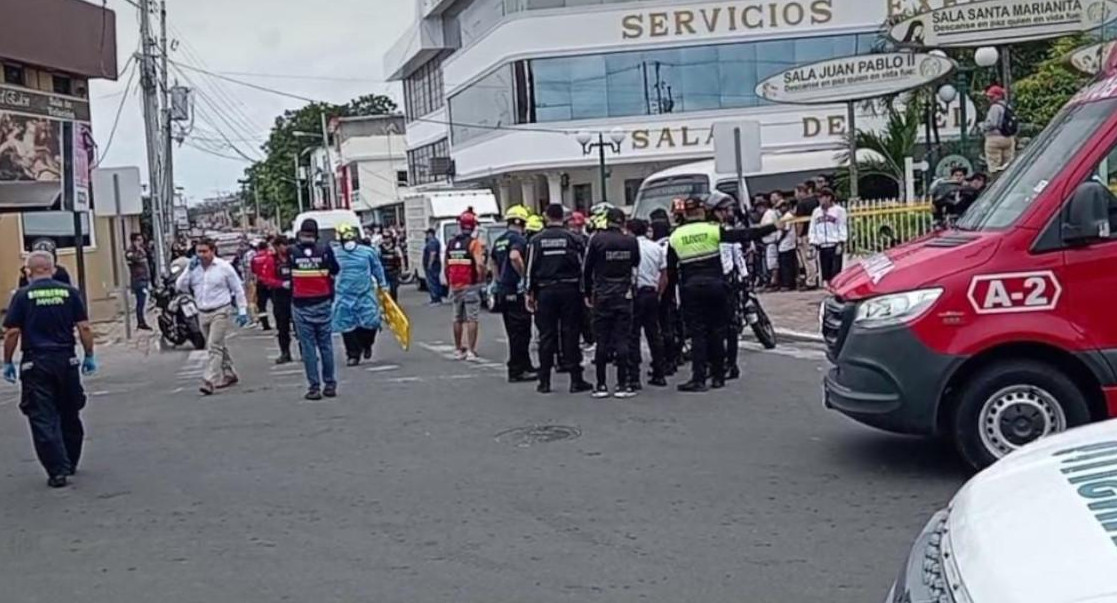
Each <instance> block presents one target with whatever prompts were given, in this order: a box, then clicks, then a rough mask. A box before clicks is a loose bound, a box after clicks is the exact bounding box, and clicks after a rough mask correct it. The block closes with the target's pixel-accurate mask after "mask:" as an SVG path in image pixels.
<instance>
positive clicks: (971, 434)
mask: <svg viewBox="0 0 1117 603" xmlns="http://www.w3.org/2000/svg"><path fill="white" fill-rule="evenodd" d="M1108 74H1109V75H1107V76H1105V77H1103V78H1101V79H1099V80H1098V81H1096V82H1095V83H1093V84H1092V85H1090V86H1089V87H1088V88H1086V89H1084V90H1082V91H1081V92H1080V93H1079V94H1078V95H1077V96H1076V97H1075V98H1074V99H1073V100H1072V101H1071V102H1070V103H1068V104H1067V106H1066V107H1064V108H1063V110H1062V111H1061V112H1060V113H1059V115H1058V116H1057V117H1056V118H1055V119H1054V120H1053V121H1052V122H1051V124H1050V125H1049V126H1048V127H1047V129H1046V130H1044V131H1043V133H1042V134H1040V135H1039V136H1038V137H1037V138H1035V139H1034V140H1033V141H1031V143H1030V144H1029V145H1028V146H1027V148H1026V149H1025V150H1024V152H1023V154H1022V155H1021V156H1019V157H1018V158H1017V159H1016V160H1015V161H1014V162H1013V163H1012V164H1011V165H1010V166H1009V167H1008V169H1007V170H1005V172H1004V173H1003V174H1001V175H1000V176H999V177H998V178H997V179H996V181H995V182H994V183H993V184H992V185H991V186H990V187H989V189H988V190H987V191H985V193H984V194H983V195H982V196H981V197H980V198H979V199H978V200H977V201H976V202H975V203H974V205H973V206H972V207H971V208H970V209H969V211H967V212H966V214H965V215H964V216H963V217H962V218H961V219H960V220H959V221H958V222H957V226H956V228H952V229H948V230H942V231H939V232H936V233H934V234H932V235H930V236H928V237H924V238H922V239H920V240H917V241H913V242H911V243H908V244H905V245H902V246H900V247H897V248H895V249H892V250H889V251H888V252H887V253H884V254H880V255H877V256H875V257H872V258H869V259H868V260H866V261H864V262H862V263H861V264H859V265H858V266H857V267H852V268H850V269H849V270H846V271H845V272H844V273H842V274H841V275H840V276H838V277H836V278H835V279H834V281H833V282H832V284H831V293H832V294H833V295H832V297H830V298H828V299H827V300H826V301H825V302H824V303H823V306H822V308H821V309H820V319H821V323H822V333H823V336H824V338H825V340H826V343H827V347H828V354H829V357H830V360H831V362H832V363H833V364H834V366H833V367H832V368H831V369H830V371H829V372H828V374H827V375H826V377H825V380H824V387H825V392H826V404H827V406H829V407H831V408H834V409H836V410H838V411H840V412H842V413H843V414H845V415H847V416H849V417H851V418H853V419H855V420H857V421H860V422H862V423H865V424H868V425H871V426H874V427H878V428H881V429H885V430H888V431H893V432H900V433H908V434H922V435H931V436H940V437H946V438H949V439H950V440H952V441H953V442H954V443H955V444H956V447H957V449H958V451H959V452H960V453H961V455H962V457H963V458H965V460H966V461H968V462H969V463H970V464H972V465H973V466H974V467H984V466H986V465H988V464H990V463H992V462H994V461H995V460H997V459H998V458H1000V457H1002V456H1004V455H1006V454H1008V453H1010V452H1012V451H1013V450H1016V449H1017V448H1019V447H1021V446H1023V445H1024V444H1026V443H1028V442H1031V441H1033V440H1035V439H1037V438H1040V437H1043V436H1046V435H1049V434H1051V433H1055V432H1059V431H1063V430H1065V429H1067V428H1068V427H1073V426H1076V425H1081V424H1084V423H1088V422H1090V421H1098V420H1101V419H1105V418H1108V417H1117V197H1115V196H1114V194H1113V192H1112V191H1113V190H1117V187H1115V186H1114V185H1115V184H1117V71H1113V70H1110V71H1108Z"/></svg>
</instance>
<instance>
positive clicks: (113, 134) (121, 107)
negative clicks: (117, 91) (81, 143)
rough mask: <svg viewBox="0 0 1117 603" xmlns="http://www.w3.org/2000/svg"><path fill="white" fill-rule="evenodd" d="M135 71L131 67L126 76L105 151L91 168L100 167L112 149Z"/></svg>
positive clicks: (134, 77) (135, 69) (134, 68)
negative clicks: (129, 73) (129, 72)
mask: <svg viewBox="0 0 1117 603" xmlns="http://www.w3.org/2000/svg"><path fill="white" fill-rule="evenodd" d="M136 71H138V69H137V68H136V67H135V66H133V69H132V72H131V75H129V76H128V82H127V83H126V84H124V96H123V97H121V99H120V104H119V105H117V107H116V117H114V118H113V121H112V130H110V131H109V140H108V142H106V143H105V150H104V151H102V152H101V158H100V159H98V160H97V163H95V164H94V165H93V167H97V166H99V165H101V162H102V161H104V160H105V157H108V155H109V149H111V148H112V141H113V140H114V139H115V138H116V128H117V126H119V125H120V114H121V113H122V112H123V111H124V104H125V103H127V102H128V91H129V90H130V89H131V88H132V82H133V81H135V79H136Z"/></svg>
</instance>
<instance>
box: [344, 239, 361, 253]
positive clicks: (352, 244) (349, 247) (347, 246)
mask: <svg viewBox="0 0 1117 603" xmlns="http://www.w3.org/2000/svg"><path fill="white" fill-rule="evenodd" d="M342 247H344V248H345V250H346V251H353V250H354V249H356V248H357V242H356V241H346V242H345V243H344V244H342Z"/></svg>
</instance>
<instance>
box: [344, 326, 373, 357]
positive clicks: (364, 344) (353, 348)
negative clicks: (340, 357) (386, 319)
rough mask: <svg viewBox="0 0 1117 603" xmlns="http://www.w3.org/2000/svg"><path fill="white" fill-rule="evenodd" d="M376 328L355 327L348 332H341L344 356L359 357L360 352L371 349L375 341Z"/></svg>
mask: <svg viewBox="0 0 1117 603" xmlns="http://www.w3.org/2000/svg"><path fill="white" fill-rule="evenodd" d="M376 333H377V331H376V329H362V328H357V329H354V330H352V331H349V332H348V333H342V334H341V341H342V342H343V343H344V344H345V357H346V358H351V359H359V358H360V357H361V354H363V353H365V351H367V350H371V349H372V346H373V344H375V343H376Z"/></svg>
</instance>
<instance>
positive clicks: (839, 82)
mask: <svg viewBox="0 0 1117 603" xmlns="http://www.w3.org/2000/svg"><path fill="white" fill-rule="evenodd" d="M953 70H954V61H951V60H950V59H948V58H946V57H939V56H935V55H931V54H919V53H912V52H890V53H886V54H867V55H860V56H852V57H842V58H838V59H829V60H826V61H821V62H818V63H811V64H809V65H800V66H799V67H795V68H793V69H788V70H787V71H784V72H782V73H777V74H776V75H774V76H772V77H770V78H768V79H766V80H764V81H763V82H760V84H759V85H758V86H757V87H756V94H757V95H758V96H760V97H762V98H765V99H767V100H770V101H772V102H776V103H790V104H801V105H812V104H827V103H836V102H846V101H855V100H863V99H868V98H876V97H880V96H887V95H889V94H896V93H898V92H903V91H905V90H910V89H912V88H918V87H920V86H923V85H926V84H929V83H931V82H934V81H935V80H938V79H940V78H942V77H943V76H946V75H948V74H949V73H950V72H951V71H953Z"/></svg>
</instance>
